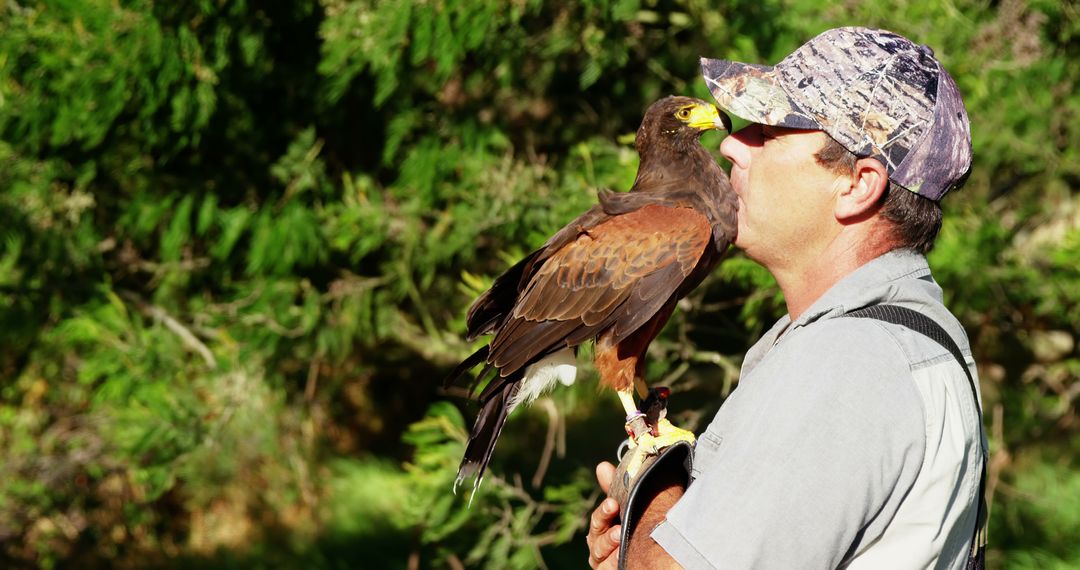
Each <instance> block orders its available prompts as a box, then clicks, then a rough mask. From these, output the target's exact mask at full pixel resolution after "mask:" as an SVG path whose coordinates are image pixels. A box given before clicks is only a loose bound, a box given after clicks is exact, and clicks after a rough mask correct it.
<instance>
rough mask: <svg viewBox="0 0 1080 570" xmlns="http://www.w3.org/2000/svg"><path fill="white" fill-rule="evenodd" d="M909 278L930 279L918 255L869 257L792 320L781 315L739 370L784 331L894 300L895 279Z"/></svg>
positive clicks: (898, 253)
mask: <svg viewBox="0 0 1080 570" xmlns="http://www.w3.org/2000/svg"><path fill="white" fill-rule="evenodd" d="M910 278H914V279H923V280H925V281H929V282H930V283H933V282H934V281H933V277H931V276H930V266H929V265H928V264H927V263H926V257H925V256H923V255H922V254H919V253H915V252H914V251H911V250H906V249H905V250H893V251H890V252H888V253H885V254H883V255H881V256H879V257H876V258H874V259H872V260H870V261H869V262H867V263H866V264H864V265H863V266H862V267H859V268H858V269H856V270H855V271H852V272H851V273H849V274H848V275H847V276H845V277H844V278H843V279H841V280H840V281H837V282H836V283H835V284H833V286H832V287H830V288H829V290H828V291H826V292H825V293H824V294H823V295H822V296H821V297H819V298H818V300H817V301H814V303H813V304H812V305H810V307H809V308H808V309H807V310H806V311H804V312H803V314H801V315H799V318H798V319H796V320H795V322H794V323H792V321H791V315H790V314H787V315H784V316H783V317H781V318H780V320H779V321H777V322H776V324H774V325H773V326H772V328H770V329H769V331H768V332H766V333H765V334H764V335H762V337H761V339H760V340H758V342H757V343H756V344H755V345H754V346H753V347H752V348H751V349H750V350H749V351H748V352H747V353H746V358H745V360H744V361H743V372H744V373H745V372H747V371H749V370H750V369H751V368H753V367H754V366H755V365H756V364H757V363H758V362H759V361H760V360H761V359H762V358H764V357H765V355H766V354H767V353H768V352H769V350H770V349H771V348H772V347H773V346H775V345H776V344H777V343H778V342H779V341H780V337H781V336H782V335H783V334H784V333H786V332H789V331H790V330H794V329H796V328H799V327H802V326H806V325H808V324H810V323H812V322H815V321H818V320H821V319H829V318H834V317H839V316H840V315H843V314H844V313H848V312H850V311H854V310H856V309H861V308H863V307H867V306H869V305H876V304H879V303H887V302H889V301H891V300H894V299H896V298H898V297H900V296H902V294H903V293H902V292H901V290H900V286H899V285H898V283H897V282H899V281H901V280H904V279H910ZM935 295H936V296H937V297H938V299H939V300H940V297H941V293H940V289H936V291H935Z"/></svg>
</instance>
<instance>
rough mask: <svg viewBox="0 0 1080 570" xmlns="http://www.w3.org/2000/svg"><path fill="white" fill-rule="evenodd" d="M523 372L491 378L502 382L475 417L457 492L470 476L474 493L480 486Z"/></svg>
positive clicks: (456, 483) (458, 475)
mask: <svg viewBox="0 0 1080 570" xmlns="http://www.w3.org/2000/svg"><path fill="white" fill-rule="evenodd" d="M520 375H521V373H520V372H517V373H514V374H513V375H511V376H510V377H507V378H498V377H496V378H495V379H494V380H492V383H493V384H494V383H496V382H498V383H500V384H501V385H500V386H499V387H498V388H497V389H495V390H493V391H492V393H491V394H490V396H489V397H488V398H487V399H486V400H484V402H483V406H482V407H481V408H480V413H479V414H477V416H476V422H475V423H474V424H473V427H472V431H471V432H470V433H469V444H468V445H467V446H466V447H465V455H464V457H462V459H461V465H460V466H459V467H458V474H457V478H456V479H455V480H454V492H455V493H456V492H457V488H458V485H460V484H461V482H462V481H464V480H466V479H468V478H470V477H473V478H474V481H473V494H475V493H476V490H477V489H478V488H479V487H480V482H481V480H483V477H484V470H485V469H487V465H488V462H489V461H491V454H492V452H494V451H495V443H496V442H497V441H498V440H499V435H500V434H502V429H503V425H505V424H506V415H507V414H508V413H509V411H510V401H511V400H513V399H514V396H515V395H516V394H517V391H518V388H519V387H520V385H521V383H520V382H519V381H518V380H520ZM485 391H487V390H485ZM470 502H471V499H470Z"/></svg>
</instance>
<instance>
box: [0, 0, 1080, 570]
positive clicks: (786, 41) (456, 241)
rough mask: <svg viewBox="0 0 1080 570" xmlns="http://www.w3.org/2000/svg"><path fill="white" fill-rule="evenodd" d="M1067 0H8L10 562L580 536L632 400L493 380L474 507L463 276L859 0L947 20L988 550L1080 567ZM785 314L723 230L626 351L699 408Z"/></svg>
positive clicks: (1079, 269) (274, 562)
mask: <svg viewBox="0 0 1080 570" xmlns="http://www.w3.org/2000/svg"><path fill="white" fill-rule="evenodd" d="M1078 13H1080V7H1078V5H1077V3H1076V2H1073V1H1067V2H1056V1H1050V0H1032V1H1024V0H1002V1H1000V2H996V1H995V2H986V1H982V0H979V1H973V0H946V1H943V2H911V1H907V0H866V1H864V0H846V1H844V2H841V3H835V4H826V5H823V4H822V3H821V2H819V1H817V0H735V1H731V2H707V1H704V0H663V1H661V0H610V1H608V0H584V1H580V2H541V1H535V0H471V1H465V0H462V1H455V0H428V1H389V0H387V1H377V0H358V1H352V0H324V1H323V2H319V3H316V2H285V1H279V2H246V1H225V0H193V1H188V2H152V1H150V0H144V1H119V0H52V1H47V2H32V1H23V0H8V1H6V2H4V3H2V4H0V135H2V139H0V457H2V459H0V566H3V567H16V568H17V567H45V568H73V567H77V568H102V567H110V568H150V567H179V568H188V567H198V568H233V567H237V568H454V569H457V568H500V569H501V568H577V567H582V566H583V565H584V563H585V558H586V550H585V545H584V533H583V530H584V524H585V520H586V516H587V514H588V512H589V510H590V509H591V508H592V506H593V505H595V503H596V501H597V499H598V496H599V495H598V491H597V490H596V488H595V482H594V480H593V475H592V469H593V466H594V465H595V464H596V462H597V461H599V460H602V459H610V458H611V457H612V456H613V454H614V450H615V446H616V445H617V443H618V442H619V441H620V440H621V439H622V438H623V432H622V418H621V413H620V411H619V410H620V409H619V406H618V404H617V401H616V400H615V398H614V397H613V396H611V395H610V394H609V393H605V394H603V395H602V396H599V397H597V390H596V384H595V380H594V378H595V374H594V373H593V372H592V371H591V370H590V369H588V368H586V369H585V372H584V373H583V374H582V376H583V378H582V379H581V381H580V382H579V383H578V385H577V386H576V387H574V388H573V389H571V390H561V391H558V392H557V393H555V394H553V395H551V396H550V397H549V398H545V399H542V400H541V401H539V402H538V403H537V404H536V405H534V406H533V407H532V408H531V409H528V410H523V411H519V412H517V413H515V414H514V416H513V417H511V419H510V422H509V425H508V427H507V430H506V432H505V434H504V436H503V438H502V441H501V443H500V445H499V448H498V449H497V451H496V455H495V461H494V463H493V465H492V468H491V470H490V471H489V475H488V477H486V478H485V481H484V484H483V486H482V487H481V490H480V492H479V493H478V494H477V495H476V496H475V497H474V498H473V500H472V506H471V508H467V503H468V500H467V499H468V494H462V493H459V494H458V496H454V495H453V494H451V492H450V489H451V483H452V481H453V478H454V471H455V469H456V466H457V462H458V461H459V459H460V455H461V452H462V450H463V448H464V440H465V437H466V425H467V424H468V423H470V422H471V420H472V417H473V414H474V413H475V411H476V405H475V403H473V402H469V401H468V400H467V399H465V398H464V397H463V396H464V392H463V391H462V390H453V391H449V392H447V391H444V390H442V388H441V380H442V378H443V376H444V375H445V374H446V373H447V372H448V371H449V370H450V368H451V367H452V366H453V365H455V364H456V363H457V362H458V361H459V360H460V359H461V358H462V357H464V356H465V355H467V354H468V353H470V352H471V350H472V349H473V348H475V345H474V346H470V345H468V344H467V343H465V342H464V341H463V340H462V333H463V331H464V328H465V327H464V322H463V319H464V313H465V309H466V307H467V306H468V304H469V303H470V302H471V301H472V299H473V298H474V297H475V295H476V294H477V293H478V292H480V291H482V290H483V289H484V288H485V287H486V286H487V285H488V284H489V283H490V282H491V280H492V279H493V277H494V276H496V275H497V274H498V273H499V272H501V271H502V270H503V269H505V268H507V267H508V266H509V265H510V264H511V263H512V262H513V261H514V260H516V259H517V258H519V257H520V256H522V255H523V254H525V253H527V252H528V251H530V250H531V249H532V248H534V247H536V246H538V245H539V244H540V243H542V242H543V240H544V239H545V237H546V236H547V235H549V233H550V232H552V231H553V230H555V229H557V228H558V227H560V226H561V225H562V224H564V223H565V222H567V221H568V220H570V219H571V218H572V217H573V216H574V215H575V214H577V213H578V212H580V211H582V210H584V209H585V208H587V207H589V206H590V205H591V204H592V203H594V200H595V193H596V191H597V190H598V189H602V188H610V189H615V190H626V189H627V188H629V186H630V183H631V182H632V180H633V176H634V172H635V169H636V165H637V157H636V155H635V153H634V152H633V147H632V140H633V133H634V131H635V129H636V128H637V125H638V122H639V121H640V118H641V115H642V112H643V111H644V109H645V107H646V106H647V105H648V104H649V103H650V102H652V101H653V100H655V99H657V98H659V97H661V96H664V95H668V94H687V95H697V96H699V97H703V98H706V99H708V97H709V96H708V92H707V90H706V89H705V86H704V84H703V82H702V81H701V80H700V78H699V69H698V63H697V62H698V57H699V56H703V55H704V56H710V57H719V58H734V59H740V60H743V61H750V62H762V63H774V62H776V61H777V60H779V59H780V58H781V57H782V56H783V55H785V54H786V53H788V52H789V51H790V50H792V49H793V48H795V47H796V46H798V45H799V44H800V43H802V42H804V41H805V40H807V39H809V38H811V37H813V36H814V35H816V34H817V33H819V32H821V31H823V30H824V29H826V28H829V27H833V26H838V25H851V24H862V25H869V26H879V27H885V28H889V29H892V30H894V31H897V32H900V33H902V34H905V35H908V36H909V37H911V38H913V39H915V40H916V41H919V42H925V43H927V44H929V45H931V46H933V47H934V49H935V50H936V52H937V55H938V57H939V58H940V59H941V60H942V61H943V62H944V64H945V65H946V67H947V68H948V69H949V70H950V72H951V73H952V74H953V76H954V77H955V78H956V80H957V83H958V84H959V86H960V89H961V91H962V92H963V95H964V98H965V101H966V103H967V106H968V110H969V112H970V116H971V122H972V131H973V138H974V146H975V167H974V171H973V173H972V175H971V178H970V181H969V182H968V184H967V186H966V187H965V188H964V189H963V190H962V191H960V192H957V193H956V194H954V195H951V196H949V198H947V199H946V201H945V204H944V206H945V211H946V221H945V226H944V230H943V232H942V235H941V238H940V240H939V243H938V246H937V248H936V249H935V251H934V252H933V254H932V255H931V256H930V262H931V266H932V268H933V270H934V273H935V275H936V277H937V278H938V280H939V281H940V282H941V283H942V284H943V286H944V288H945V291H946V295H947V302H948V304H949V305H950V306H951V307H952V309H953V310H954V311H955V312H956V314H957V315H958V316H959V317H960V319H961V320H962V321H963V323H964V324H965V326H966V327H967V330H968V334H969V335H970V337H971V340H972V344H973V347H974V351H975V354H976V358H977V359H978V362H979V371H980V376H981V380H982V387H983V394H984V404H985V410H986V414H985V421H986V426H987V431H988V434H989V435H990V439H991V447H992V453H993V455H992V461H991V464H990V483H989V492H990V495H991V503H992V521H991V523H992V524H991V529H990V538H991V550H990V552H989V557H988V558H989V561H990V564H991V567H993V568H1076V567H1080V540H1077V539H1078V537H1080V473H1078V471H1077V464H1078V458H1077V452H1078V451H1080V429H1078V427H1080V426H1078V419H1077V398H1078V397H1080V383H1078V382H1077V376H1078V375H1080V352H1078V350H1077V346H1076V338H1077V335H1078V334H1080V198H1078V196H1077V194H1078V181H1080V160H1078V157H1077V149H1078V148H1080V115H1078V112H1080V97H1078V95H1077V82H1078V80H1080V64H1078V63H1077V61H1078V58H1080V41H1078V39H1080V19H1078ZM721 140H722V139H721V138H720V136H719V135H718V134H712V133H710V134H708V135H706V136H705V138H704V142H705V144H706V146H707V147H709V148H710V149H713V150H714V151H715V149H716V148H717V146H718V145H719V143H720V141H721ZM783 312H784V308H783V301H782V298H781V297H780V295H779V292H778V290H777V288H776V286H775V284H774V283H773V282H772V280H771V278H770V277H769V275H768V274H767V273H765V272H764V271H763V270H761V269H760V268H759V267H758V266H756V265H755V264H753V263H752V262H749V261H748V260H746V259H745V258H743V257H742V256H741V255H739V254H737V253H736V254H735V255H733V256H731V257H730V258H729V259H728V260H727V261H725V262H724V264H723V265H722V266H721V267H720V268H719V269H718V270H717V271H716V273H715V274H714V275H713V276H712V278H711V279H710V280H708V281H707V282H706V283H705V284H704V285H703V286H702V287H701V288H699V289H698V290H697V291H696V292H695V293H694V294H693V295H692V296H691V297H690V298H689V299H688V301H687V302H684V303H683V304H682V310H681V311H679V312H678V313H677V314H676V316H675V318H674V319H673V321H672V322H671V323H670V325H669V326H668V327H667V329H666V330H665V332H664V334H663V336H662V337H661V338H660V339H659V340H658V341H657V342H656V343H654V345H653V347H652V351H651V353H650V355H651V364H650V367H649V377H650V379H652V380H653V382H654V383H666V384H667V385H670V386H672V388H673V389H674V392H675V395H674V397H673V403H672V409H673V414H674V416H675V419H676V421H677V422H681V423H682V424H684V425H686V426H690V427H692V428H695V429H701V428H703V427H704V425H705V423H707V422H708V421H709V419H710V418H711V417H712V415H713V414H714V413H715V412H716V410H717V409H718V407H719V405H720V403H721V402H722V401H723V398H724V397H725V396H726V395H727V394H728V393H729V392H730V391H731V389H732V388H733V387H734V386H735V384H736V382H737V379H738V367H739V364H740V362H741V358H742V354H743V352H744V351H745V350H746V349H747V348H748V347H749V346H750V345H751V344H752V343H753V341H754V340H755V339H756V338H757V336H758V335H759V334H760V333H761V332H762V331H763V329H764V328H765V327H767V326H768V325H769V324H770V323H771V322H772V321H773V320H774V319H775V318H777V317H779V316H780V315H781V314H782V313H783ZM588 357H589V355H588V354H587V351H584V352H583V354H582V355H581V358H580V359H581V360H582V362H583V363H586V362H588V360H589V358H588Z"/></svg>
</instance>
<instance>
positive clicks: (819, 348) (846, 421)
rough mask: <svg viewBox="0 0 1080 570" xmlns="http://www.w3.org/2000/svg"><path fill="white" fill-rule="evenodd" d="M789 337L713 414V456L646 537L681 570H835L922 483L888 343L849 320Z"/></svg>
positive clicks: (916, 422) (898, 369) (906, 401)
mask: <svg viewBox="0 0 1080 570" xmlns="http://www.w3.org/2000/svg"><path fill="white" fill-rule="evenodd" d="M836 321H841V322H840V323H836ZM834 323H835V324H834ZM789 335H790V338H787V339H783V340H782V341H781V343H780V344H779V345H778V346H777V347H775V348H774V349H773V351H772V352H773V354H769V355H768V356H767V358H766V359H764V360H763V361H762V362H761V363H760V364H759V365H758V366H757V367H756V368H755V369H754V370H753V371H751V373H750V374H749V376H748V377H747V378H744V379H743V380H742V382H741V383H740V385H739V387H738V388H737V389H736V390H735V391H734V392H733V394H732V396H731V397H730V398H729V399H728V401H726V402H725V403H724V405H723V406H722V407H721V409H720V411H719V412H718V413H717V417H716V419H715V420H714V421H713V423H712V425H710V426H709V429H708V430H706V431H707V433H706V434H703V435H704V436H706V437H703V438H702V439H703V440H706V441H708V442H711V444H712V445H713V446H715V452H713V453H702V454H699V455H698V458H700V459H701V460H702V461H704V462H706V463H705V464H703V465H695V472H697V474H698V477H697V479H696V480H695V481H694V483H693V484H691V485H690V487H689V488H688V489H687V492H686V494H685V495H684V496H683V498H682V499H681V500H680V501H679V502H678V503H677V504H676V505H675V506H674V507H673V508H672V510H671V511H670V512H669V513H668V516H667V519H666V520H665V522H664V523H662V524H661V525H659V526H658V527H656V529H655V530H654V531H653V533H652V537H653V538H654V539H655V540H656V541H657V542H658V543H659V544H660V545H661V546H662V547H663V548H664V549H665V550H666V551H667V552H668V553H669V554H670V555H671V556H672V557H674V558H675V559H676V560H677V561H678V562H679V563H680V564H682V565H683V566H684V567H686V568H721V567H722V568H835V567H836V566H837V565H839V564H840V563H841V562H842V560H843V559H844V557H845V555H847V554H848V553H849V549H850V548H851V547H852V545H853V544H855V543H856V541H857V539H870V538H871V537H862V536H861V533H862V532H864V529H865V528H866V526H867V524H868V523H869V522H870V521H872V520H874V519H876V518H879V517H889V518H891V517H892V516H893V515H894V514H895V512H896V509H897V508H898V506H899V503H900V501H901V499H902V496H903V494H904V493H905V492H906V491H907V489H909V488H910V487H911V485H912V483H913V481H914V478H915V476H916V475H917V474H918V470H919V466H920V465H921V463H922V458H923V453H924V449H925V441H926V436H925V428H924V425H925V424H924V420H923V417H924V413H923V410H922V404H921V400H920V399H919V397H918V394H917V390H916V388H915V387H914V386H913V385H912V375H911V370H910V366H909V365H908V361H907V358H906V357H905V355H904V353H903V351H902V350H901V349H900V347H899V346H898V345H897V344H896V341H895V340H894V339H893V338H892V336H891V335H889V334H888V333H887V332H886V331H885V330H884V329H883V328H881V326H880V325H879V324H877V323H874V322H872V321H862V320H856V319H835V320H830V321H825V322H821V323H817V324H815V325H812V326H810V327H806V328H803V329H801V330H795V331H791V332H790V333H789ZM700 441H701V440H699V445H701V444H700ZM695 461H697V459H695Z"/></svg>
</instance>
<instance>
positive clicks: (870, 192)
mask: <svg viewBox="0 0 1080 570" xmlns="http://www.w3.org/2000/svg"><path fill="white" fill-rule="evenodd" d="M847 180H848V181H849V182H850V183H849V185H848V187H847V188H844V189H842V190H841V192H840V195H839V196H838V197H837V200H836V211H835V214H836V219H837V220H838V221H840V222H856V221H860V220H863V219H866V218H868V217H870V216H871V215H873V214H874V212H877V209H878V207H879V206H880V205H881V197H882V195H884V194H885V189H886V188H888V186H889V173H888V171H887V170H885V165H884V164H881V162H880V161H878V160H877V159H876V158H860V159H859V160H857V161H855V169H854V171H853V172H852V174H851V177H850V178H848V179H847Z"/></svg>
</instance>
